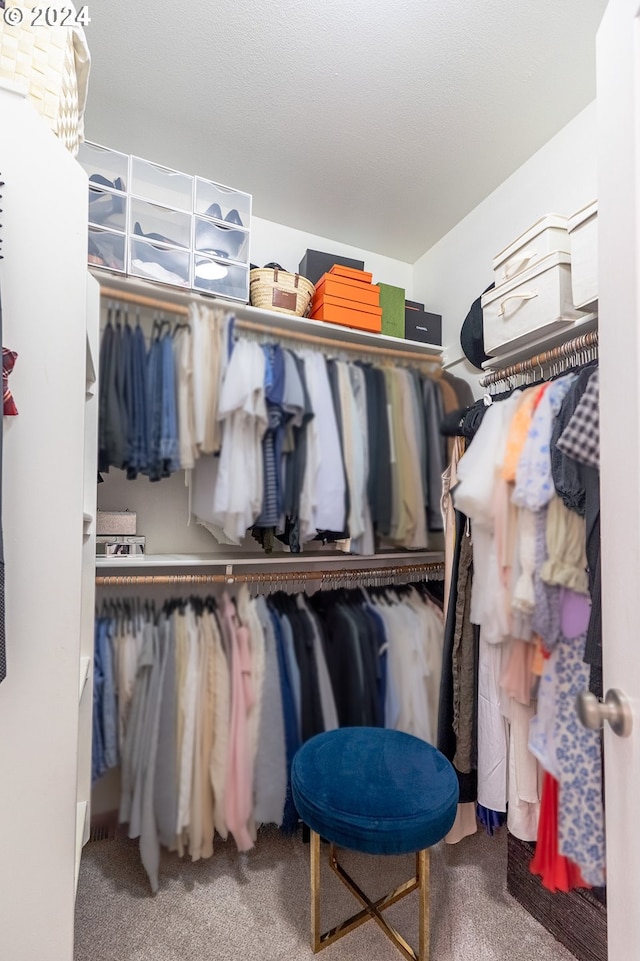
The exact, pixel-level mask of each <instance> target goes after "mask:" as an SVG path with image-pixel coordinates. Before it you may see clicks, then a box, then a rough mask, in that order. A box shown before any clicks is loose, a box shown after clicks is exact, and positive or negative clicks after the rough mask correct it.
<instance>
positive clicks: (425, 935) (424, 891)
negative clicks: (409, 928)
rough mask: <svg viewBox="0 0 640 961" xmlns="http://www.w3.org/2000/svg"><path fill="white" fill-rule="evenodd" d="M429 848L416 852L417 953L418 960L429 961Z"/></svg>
mask: <svg viewBox="0 0 640 961" xmlns="http://www.w3.org/2000/svg"><path fill="white" fill-rule="evenodd" d="M430 864H431V862H430V858H429V849H428V848H424V849H423V850H422V851H418V853H417V854H416V877H417V878H418V883H419V888H418V891H419V894H418V897H419V898H420V915H419V924H420V931H419V941H418V954H419V957H420V961H429V952H430V945H429V937H430V917H429V876H430Z"/></svg>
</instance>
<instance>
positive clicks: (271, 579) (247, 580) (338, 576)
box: [96, 561, 444, 587]
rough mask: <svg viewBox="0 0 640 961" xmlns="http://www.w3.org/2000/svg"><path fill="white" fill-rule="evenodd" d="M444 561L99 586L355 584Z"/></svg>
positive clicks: (153, 577) (133, 577)
mask: <svg viewBox="0 0 640 961" xmlns="http://www.w3.org/2000/svg"><path fill="white" fill-rule="evenodd" d="M443 571H444V564H443V563H442V562H441V561H432V562H430V563H428V564H406V565H402V566H401V567H365V568H361V569H357V568H354V569H352V570H348V569H347V570H328V571H327V570H324V571H285V572H283V573H276V572H272V571H269V572H266V571H263V572H260V573H258V574H113V575H98V576H97V577H96V585H97V586H98V587H117V586H123V585H131V586H133V585H140V584H145V585H151V584H194V585H195V584H285V583H287V582H288V581H292V582H296V581H298V582H299V581H348V582H349V583H355V582H357V581H361V580H368V579H374V578H383V579H385V580H386V579H387V578H392V577H405V576H406V575H408V574H439V573H442V572H443Z"/></svg>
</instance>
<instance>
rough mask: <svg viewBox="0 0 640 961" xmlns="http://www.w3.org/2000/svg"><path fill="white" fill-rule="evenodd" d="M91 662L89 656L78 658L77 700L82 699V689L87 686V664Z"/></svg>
mask: <svg viewBox="0 0 640 961" xmlns="http://www.w3.org/2000/svg"><path fill="white" fill-rule="evenodd" d="M90 664H91V658H90V657H81V658H80V680H79V685H78V700H79V701H80V700H81V699H82V695H83V693H84V689H85V687H86V686H87V679H88V677H89V666H90Z"/></svg>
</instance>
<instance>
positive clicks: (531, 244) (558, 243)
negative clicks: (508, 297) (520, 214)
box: [493, 214, 571, 287]
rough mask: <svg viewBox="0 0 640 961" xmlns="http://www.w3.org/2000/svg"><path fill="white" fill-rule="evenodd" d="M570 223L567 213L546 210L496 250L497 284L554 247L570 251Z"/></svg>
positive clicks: (534, 261) (494, 262)
mask: <svg viewBox="0 0 640 961" xmlns="http://www.w3.org/2000/svg"><path fill="white" fill-rule="evenodd" d="M567 226H568V221H567V218H566V217H561V216H560V215H559V214H547V215H546V217H542V218H541V220H538V221H537V222H536V223H535V224H534V225H533V226H532V227H529V229H528V230H525V232H524V233H523V234H521V235H520V236H519V237H518V238H517V240H514V241H513V242H512V243H510V244H509V246H508V247H505V248H504V250H501V251H500V253H499V254H496V256H495V257H494V258H493V270H494V273H495V275H496V277H495V285H496V287H499V286H500V284H506V283H507V282H508V281H510V280H513V278H514V277H517V276H518V275H519V274H521V273H522V272H523V271H525V270H529V268H530V267H533V266H534V264H538V263H540V261H541V260H544V258H545V257H548V256H549V254H552V253H554V252H555V251H562V252H563V253H566V254H568V253H569V252H570V249H571V244H570V240H569V233H568V230H567Z"/></svg>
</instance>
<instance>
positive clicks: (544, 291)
mask: <svg viewBox="0 0 640 961" xmlns="http://www.w3.org/2000/svg"><path fill="white" fill-rule="evenodd" d="M481 303H482V318H483V330H484V349H485V352H486V353H487V354H489V355H495V354H500V352H501V351H503V352H504V351H506V350H511V349H513V348H516V347H519V346H521V345H524V344H527V343H528V342H529V341H531V340H538V339H539V338H540V336H541V335H544V334H551V333H553V332H555V331H556V330H559V329H561V328H562V327H563V326H566V325H568V324H571V323H573V321H574V320H576V319H577V318H578V317H580V316H582V314H581V312H580V311H579V310H576V308H575V307H574V306H573V299H572V295H571V258H570V256H569V254H567V253H564V252H557V251H556V253H553V254H549V256H547V257H545V258H544V259H543V260H541V261H540V262H539V263H537V264H535V265H534V266H533V267H531V268H530V269H529V270H525V271H523V273H521V274H518V275H517V277H516V278H514V279H513V280H510V281H508V282H507V283H506V284H501V285H500V286H499V287H495V288H494V289H493V290H490V291H488V292H487V293H486V294H483V295H482V301H481Z"/></svg>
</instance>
